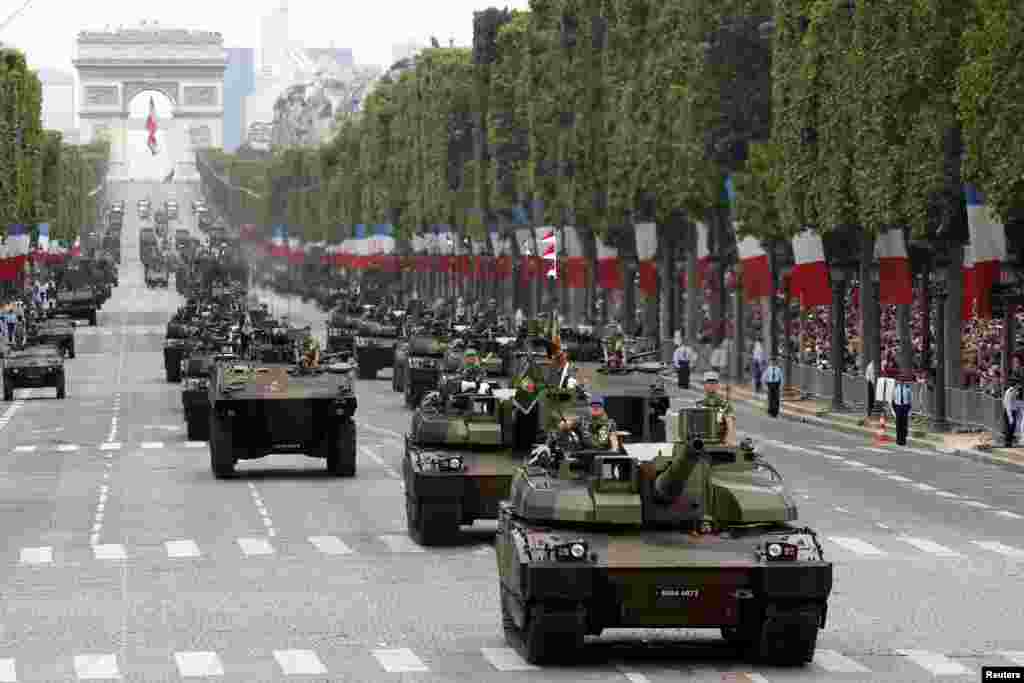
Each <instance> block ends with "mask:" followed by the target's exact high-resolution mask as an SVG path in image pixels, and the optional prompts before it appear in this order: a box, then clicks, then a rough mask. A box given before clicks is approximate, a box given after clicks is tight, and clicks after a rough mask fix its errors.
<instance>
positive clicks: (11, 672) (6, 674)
mask: <svg viewBox="0 0 1024 683" xmlns="http://www.w3.org/2000/svg"><path fill="white" fill-rule="evenodd" d="M17 680H18V668H17V667H16V666H15V661H14V659H13V658H10V657H5V658H3V659H0V683H16V682H17Z"/></svg>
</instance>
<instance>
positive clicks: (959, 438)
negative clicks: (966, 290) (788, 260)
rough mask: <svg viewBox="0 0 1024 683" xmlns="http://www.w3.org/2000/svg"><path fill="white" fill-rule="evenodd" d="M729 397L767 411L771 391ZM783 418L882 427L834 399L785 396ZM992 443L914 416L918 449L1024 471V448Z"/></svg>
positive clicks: (912, 441) (733, 391)
mask: <svg viewBox="0 0 1024 683" xmlns="http://www.w3.org/2000/svg"><path fill="white" fill-rule="evenodd" d="M665 384H666V389H668V391H669V393H670V395H680V394H681V393H682V391H681V390H680V389H679V388H678V387H677V385H676V381H675V377H674V376H672V377H671V378H666V383H665ZM691 387H692V388H693V389H692V390H696V391H697V392H698V393H699V387H700V385H699V384H696V383H694V384H691ZM729 397H730V399H731V400H732V401H733V402H734V403H745V404H747V405H749V406H751V407H754V408H758V409H760V410H764V411H765V412H766V413H767V409H768V400H767V394H760V395H756V394H754V392H753V390H752V388H751V387H750V386H749V385H748V384H742V385H736V384H733V385H731V386H730V387H729ZM779 417H780V418H781V419H785V420H791V421H794V422H803V423H805V424H813V425H816V426H818V427H824V428H826V429H832V430H835V431H839V432H843V433H845V434H852V435H855V436H863V437H865V439H870V440H871V441H874V439H875V437H876V436H877V435H878V430H879V420H878V418H877V417H872V418H871V421H870V423H868V422H867V419H866V418H865V416H864V413H863V411H860V412H855V411H853V410H851V411H849V412H846V411H844V412H841V413H834V412H833V411H832V402H831V401H829V400H821V399H796V400H786V398H785V396H783V400H782V406H781V410H780V411H779ZM886 422H887V427H888V429H887V430H886V435H887V436H888V437H889V441H890V442H891V443H895V442H896V421H895V420H894V419H892V418H891V417H890V418H889V419H887V420H886ZM1000 436H1001V435H1000ZM992 443H993V439H992V435H991V434H990V433H989V432H976V433H965V434H957V433H947V434H940V433H934V432H929V431H928V420H927V419H926V418H924V417H921V416H912V417H911V421H910V437H909V438H908V439H907V445H908V446H912V447H915V448H926V449H929V450H935V451H938V452H941V453H946V454H951V455H958V456H960V457H964V458H971V459H972V460H977V461H980V462H986V463H989V464H993V465H997V466H1000V467H1004V468H1007V469H1011V470H1014V471H1017V472H1024V448H1021V447H1018V448H1002V447H998V448H994V447H993V446H992Z"/></svg>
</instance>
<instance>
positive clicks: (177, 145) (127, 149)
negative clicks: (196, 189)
mask: <svg viewBox="0 0 1024 683" xmlns="http://www.w3.org/2000/svg"><path fill="white" fill-rule="evenodd" d="M77 47H78V50H77V54H76V58H75V59H74V60H73V64H74V65H75V68H76V69H77V71H78V77H79V93H78V103H79V104H78V113H79V116H80V121H81V124H80V125H81V134H82V140H84V141H91V140H95V139H98V138H99V137H101V136H107V137H108V139H109V140H110V141H111V157H112V158H111V174H112V175H114V176H122V177H126V176H131V175H133V169H132V163H131V160H132V157H133V155H138V154H146V155H149V154H150V152H149V150H148V149H146V148H145V146H144V145H143V146H142V150H141V151H139V150H136V149H134V147H135V145H131V146H130V145H129V137H130V136H129V131H132V130H140V131H144V130H145V124H146V120H145V118H141V119H139V118H134V119H130V118H129V112H130V107H131V104H132V100H133V99H134V98H135V97H136V96H137V95H139V94H140V93H143V92H146V91H156V92H161V93H163V94H164V95H166V96H167V98H168V99H169V100H170V101H171V106H172V118H170V119H166V118H158V119H157V125H158V132H157V139H158V146H159V147H160V148H161V150H162V153H163V154H165V155H166V159H165V163H166V165H167V169H166V171H164V172H167V171H169V170H170V169H171V168H173V169H174V171H175V177H176V179H178V180H185V179H190V178H193V177H195V176H196V170H195V155H194V154H193V150H195V149H196V148H199V147H221V146H223V144H224V70H225V68H226V66H227V53H226V52H225V50H224V39H223V38H222V37H221V34H219V33H211V32H206V31H191V30H186V29H165V28H158V27H156V26H155V25H153V26H146V25H145V24H143V25H142V26H141V27H138V28H129V29H124V28H121V29H117V30H115V31H82V32H81V33H79V34H78V41H77ZM147 107H148V102H147ZM131 137H132V138H133V139H136V138H139V137H141V135H139V136H131ZM142 139H144V138H142Z"/></svg>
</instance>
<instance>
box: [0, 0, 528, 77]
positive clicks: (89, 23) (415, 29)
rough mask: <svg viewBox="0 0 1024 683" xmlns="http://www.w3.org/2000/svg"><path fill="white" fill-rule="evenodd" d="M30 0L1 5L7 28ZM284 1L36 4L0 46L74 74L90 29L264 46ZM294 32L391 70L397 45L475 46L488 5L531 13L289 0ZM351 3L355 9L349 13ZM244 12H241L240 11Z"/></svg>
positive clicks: (480, 0)
mask: <svg viewBox="0 0 1024 683" xmlns="http://www.w3.org/2000/svg"><path fill="white" fill-rule="evenodd" d="M24 2H25V0H0V22H3V21H5V20H6V19H7V17H8V16H9V15H11V14H12V13H13V12H14V11H15V10H17V9H18V8H19V7H21V6H22V5H23V4H24ZM281 4H282V3H281V0H253V1H251V2H246V3H245V4H244V5H243V4H241V3H224V4H219V3H211V2H200V1H199V0H178V1H177V2H173V3H166V4H163V5H162V6H161V8H160V9H159V10H157V9H151V10H148V11H145V10H141V9H140V5H139V3H137V2H126V1H123V0H97V1H95V2H91V3H85V2H74V3H69V2H66V0H32V2H31V4H30V5H29V6H28V8H27V9H26V10H25V11H24V12H22V13H21V15H20V16H18V17H17V18H16V19H14V21H13V22H11V24H10V25H9V26H8V27H7V28H6V29H4V30H3V31H0V42H4V43H8V44H11V45H14V46H15V47H18V48H20V49H22V50H24V51H25V53H26V56H27V58H28V61H29V64H31V66H32V67H33V68H39V67H52V68H55V69H60V70H61V71H65V72H72V71H73V70H74V67H73V66H72V64H71V59H72V56H73V53H74V46H75V39H76V37H77V36H78V32H79V31H81V30H83V29H93V30H95V29H103V28H104V27H106V26H108V25H109V26H110V27H111V28H116V27H117V26H124V27H129V26H137V25H138V24H139V23H140V22H141V21H142V20H146V21H154V20H155V21H157V22H158V23H159V24H160V25H162V26H166V27H168V28H191V29H203V30H208V31H215V32H219V33H221V34H222V35H223V36H224V46H225V47H253V48H259V47H260V19H261V18H262V17H264V16H266V15H267V14H269V13H270V11H271V10H272V9H273V8H275V7H279V6H280V5H281ZM287 4H288V10H289V15H290V21H289V24H290V27H289V33H290V34H291V36H292V37H293V38H294V39H295V40H297V41H299V42H300V43H302V44H303V45H305V46H307V47H329V46H330V44H331V43H332V42H333V43H334V45H335V46H336V47H348V48H352V51H353V53H354V56H355V60H356V63H358V64H377V65H380V66H382V67H387V66H389V65H390V64H391V46H392V45H393V44H395V43H401V42H404V41H408V40H410V39H414V40H419V41H422V42H424V43H426V42H427V40H428V39H429V37H430V36H431V35H434V36H436V37H437V39H438V40H439V41H440V42H441V44H442V45H448V40H449V38H454V39H455V43H456V45H466V46H468V45H470V44H472V41H473V12H474V11H478V10H483V9H486V8H488V7H492V6H493V7H501V8H504V7H508V8H509V9H527V8H528V5H529V2H528V0H510V1H509V2H501V3H491V2H486V0H443V2H440V3H436V4H435V3H425V2H422V0H374V2H358V3H354V2H353V3H344V2H339V3H335V4H327V3H323V2H314V1H313V0H289V1H288V3H287ZM346 4H348V5H349V7H345V5H346ZM240 7H241V8H244V11H242V12H239V11H237V9H238V8H240Z"/></svg>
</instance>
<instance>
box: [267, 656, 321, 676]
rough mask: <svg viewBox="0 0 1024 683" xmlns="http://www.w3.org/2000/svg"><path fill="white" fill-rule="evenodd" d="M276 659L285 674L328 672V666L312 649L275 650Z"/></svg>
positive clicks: (301, 674)
mask: <svg viewBox="0 0 1024 683" xmlns="http://www.w3.org/2000/svg"><path fill="white" fill-rule="evenodd" d="M274 659H276V660H277V664H278V666H280V667H281V671H282V673H284V675H285V676H303V675H305V676H309V675H316V674H325V673H327V668H326V667H325V666H324V665H323V662H321V661H320V658H319V657H317V655H316V653H315V652H313V651H312V650H274Z"/></svg>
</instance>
